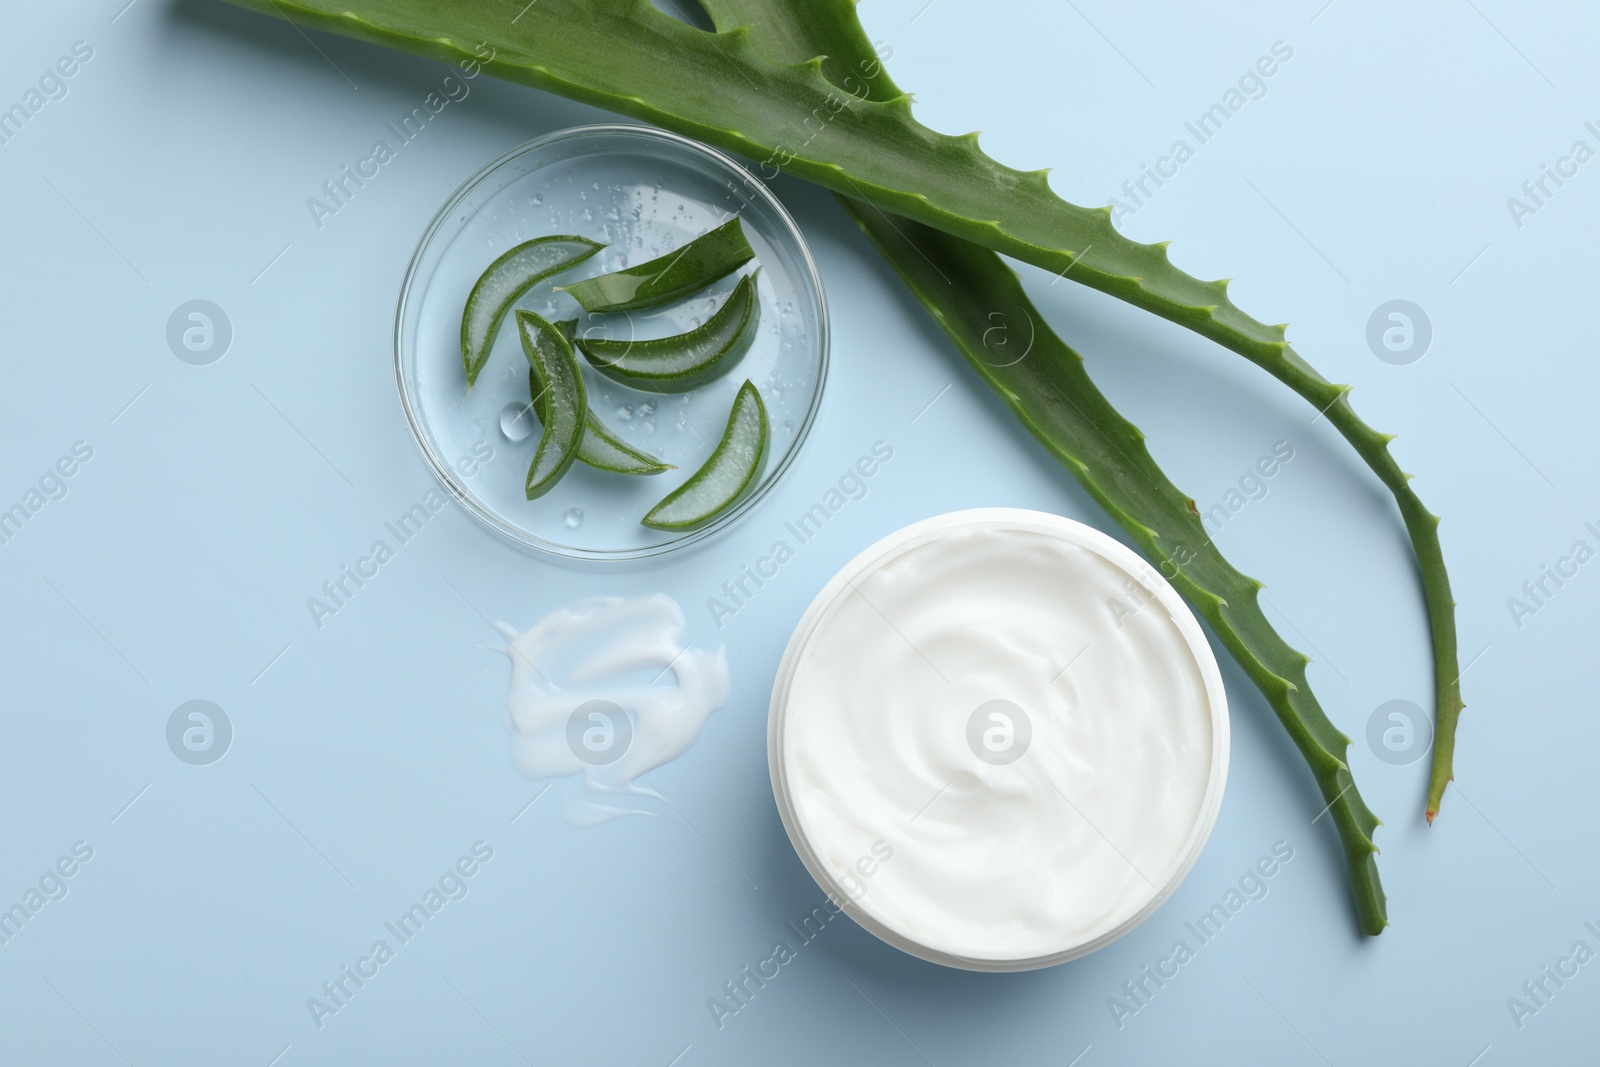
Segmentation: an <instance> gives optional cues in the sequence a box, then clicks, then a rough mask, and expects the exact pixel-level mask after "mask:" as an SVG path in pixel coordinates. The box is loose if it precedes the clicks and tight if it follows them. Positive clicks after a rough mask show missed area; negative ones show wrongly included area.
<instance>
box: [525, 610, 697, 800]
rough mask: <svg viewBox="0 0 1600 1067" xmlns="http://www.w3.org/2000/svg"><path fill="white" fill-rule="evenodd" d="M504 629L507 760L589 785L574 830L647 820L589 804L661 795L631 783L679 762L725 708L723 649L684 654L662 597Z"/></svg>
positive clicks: (533, 774)
mask: <svg viewBox="0 0 1600 1067" xmlns="http://www.w3.org/2000/svg"><path fill="white" fill-rule="evenodd" d="M500 630H501V632H502V633H503V634H504V635H505V636H506V638H507V644H506V646H505V648H504V650H503V651H504V652H505V654H506V655H507V656H508V657H509V658H510V660H511V688H510V693H509V694H508V696H507V698H506V713H507V714H506V723H507V726H508V727H509V729H510V730H511V735H512V742H511V745H512V756H513V758H514V760H515V762H516V765H517V768H518V770H520V771H521V772H522V773H523V774H525V775H527V776H528V777H530V778H563V777H567V776H569V775H579V774H581V775H582V776H583V793H584V795H583V796H581V797H580V798H579V799H578V800H577V801H575V802H572V803H569V804H568V806H567V810H566V817H567V820H568V821H569V822H571V823H572V824H573V825H576V826H593V825H596V824H598V823H602V822H606V821H608V820H610V819H612V818H616V817H618V816H621V815H641V814H650V812H648V811H643V810H640V809H637V808H627V807H617V806H614V805H612V804H603V803H599V802H597V801H595V800H594V799H593V797H594V796H595V795H607V796H613V797H614V796H616V795H626V794H633V795H638V796H649V797H654V796H656V794H655V792H654V791H653V790H650V789H648V788H645V787H643V786H640V785H637V784H635V783H636V781H637V780H638V779H639V778H640V777H641V776H643V775H645V774H648V773H650V772H651V771H653V770H655V769H656V768H657V767H660V766H661V765H662V764H664V763H666V762H668V761H669V760H673V759H676V758H677V757H679V756H681V755H683V753H684V752H686V751H687V750H688V748H689V746H690V745H692V744H693V743H694V740H695V738H697V737H699V736H700V731H701V729H702V728H703V727H704V726H705V722H706V719H707V718H708V717H709V716H710V714H711V713H712V712H713V711H715V710H717V709H718V708H720V707H722V706H723V705H724V704H726V703H727V701H728V657H727V654H726V650H725V649H724V648H722V647H718V648H717V649H716V650H715V651H709V650H706V649H700V648H692V647H689V646H686V645H685V644H684V643H683V631H684V617H683V610H682V609H681V608H679V607H678V605H677V603H676V602H675V601H674V600H673V599H672V598H671V597H669V596H667V595H665V594H663V593H656V594H653V595H651V596H642V597H634V598H631V599H623V598H622V597H598V598H595V599H592V600H584V601H581V602H579V603H577V604H573V605H571V606H570V607H565V608H561V609H558V610H556V611H553V612H551V613H550V614H549V615H546V616H545V617H544V618H542V619H540V620H539V621H538V622H536V623H534V624H533V625H532V626H530V627H529V628H528V629H526V630H524V631H522V632H521V633H517V632H516V631H515V630H513V629H511V628H510V627H509V626H505V625H503V624H502V625H501V627H500Z"/></svg>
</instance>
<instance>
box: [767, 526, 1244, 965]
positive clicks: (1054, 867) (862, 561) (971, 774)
mask: <svg viewBox="0 0 1600 1067" xmlns="http://www.w3.org/2000/svg"><path fill="white" fill-rule="evenodd" d="M767 747H768V760H769V764H770V769H771V773H772V783H773V792H774V793H775V795H776V796H777V801H778V809H779V812H780V814H781V815H782V817H783V823H784V827H785V828H786V829H787V830H788V833H789V839H790V841H791V842H793V844H794V847H795V850H796V851H797V852H798V853H799V855H800V858H801V860H802V861H803V862H804V863H805V865H806V867H807V869H809V870H810V872H811V874H812V876H813V877H814V878H816V880H817V882H818V884H819V885H820V886H822V888H823V889H824V890H826V891H827V892H828V893H829V895H830V896H831V897H832V898H833V899H834V901H835V902H836V903H837V904H839V905H840V906H841V907H842V908H843V909H844V910H845V911H846V912H848V913H849V914H850V915H851V917H852V918H854V919H855V920H856V921H857V922H859V923H860V924H861V925H862V926H864V927H866V928H867V929H868V930H870V931H871V932H872V933H874V934H876V935H877V936H878V937H880V938H882V939H883V940H885V941H887V942H889V943H890V944H892V945H895V946H896V947H898V948H901V949H903V950H905V951H906V952H909V953H911V954H913V955H916V956H920V957H922V958H923V959H927V960H932V961H934V962H937V963H943V964H947V965H950V966H955V967H963V968H967V969H971V970H984V971H1014V970H1027V969H1032V968H1036V967H1045V966H1050V965H1052V964H1055V963H1060V962H1063V961H1065V960H1069V959H1073V958H1075V957H1077V956H1081V955H1084V954H1085V953H1088V952H1092V951H1093V950H1095V949H1097V948H1099V947H1101V946H1102V945H1105V944H1107V943H1109V942H1110V941H1113V940H1115V939H1116V938H1117V937H1120V936H1121V935H1122V934H1124V933H1126V932H1127V931H1128V930H1130V929H1132V928H1133V927H1134V926H1136V925H1138V923H1139V922H1141V921H1142V920H1143V919H1144V918H1146V917H1147V916H1148V915H1149V914H1150V913H1151V912H1153V911H1154V910H1155V908H1156V907H1157V906H1159V905H1160V903H1161V902H1162V901H1163V900H1165V899H1166V898H1167V897H1168V896H1169V895H1170V894H1171V893H1172V891H1173V890H1174V889H1175V888H1177V886H1178V883H1179V882H1181V881H1182V880H1183V877H1184V875H1185V874H1187V873H1188V871H1189V869H1190V867H1191V866H1193V864H1194V861H1195V859H1196V858H1197V857H1198V855H1199V853H1200V849H1201V848H1202V846H1203V845H1204V844H1205V841H1206V838H1207V836H1208V835H1209V834H1210V832H1211V827H1212V824H1213V823H1214V822H1215V821H1216V816H1217V810H1218V808H1219V807H1220V805H1221V802H1222V791H1223V784H1224V782H1225V780H1226V778H1227V765H1228V709H1227V700H1226V697H1225V695H1224V693H1223V687H1222V677H1221V674H1220V673H1219V671H1218V669H1217V663H1216V659H1215V658H1214V657H1213V655H1212V653H1211V648H1210V646H1209V645H1208V644H1207V642H1206V639H1205V636H1204V635H1203V634H1202V632H1201V630H1200V626H1199V624H1198V622H1196V620H1195V618H1194V615H1193V614H1192V613H1191V612H1190V611H1189V609H1188V607H1187V606H1186V605H1185V604H1184V603H1183V601H1182V600H1181V598H1180V597H1179V596H1178V594H1177V592H1176V591H1175V590H1174V589H1173V588H1172V587H1171V586H1170V585H1169V584H1167V582H1166V581H1165V580H1164V579H1162V578H1161V576H1160V575H1158V574H1157V573H1156V572H1155V571H1154V569H1152V568H1151V567H1150V565H1149V564H1148V563H1146V562H1145V561H1144V560H1142V559H1141V558H1139V557H1138V556H1137V555H1136V554H1134V553H1133V552H1131V551H1130V550H1128V549H1127V548H1125V547H1124V546H1122V545H1121V544H1119V543H1117V542H1116V541H1113V540H1112V539H1111V538H1109V537H1106V536H1105V535H1104V534H1101V533H1099V532H1098V531H1096V530H1093V529H1091V528H1089V527H1087V526H1084V525H1083V524H1081V523H1077V522H1073V521H1072V520H1070V519H1065V518H1061V517H1059V516H1055V515H1048V514H1044V513H1042V512H1034V511H1023V510H1016V509H1009V508H987V509H979V510H974V511H962V512H955V513H952V514H949V515H942V516H938V517H936V518H932V519H928V520H926V521H923V522H919V523H916V524H914V525H912V526H908V527H906V528H905V529H903V530H900V531H899V532H897V533H894V534H891V535H890V536H888V537H886V538H884V539H883V540H882V541H879V542H878V543H877V544H875V545H873V546H872V547H871V548H869V549H867V550H866V551H865V552H863V553H861V555H859V556H857V557H856V558H855V559H854V560H852V561H851V562H850V563H849V564H847V565H846V566H845V567H844V569H843V570H841V571H840V572H839V573H838V574H837V575H835V576H834V578H833V580H832V581H830V582H829V583H828V585H827V586H826V587H825V588H824V589H823V590H822V592H821V593H819V594H818V596H817V598H816V599H815V600H814V601H813V602H812V604H811V606H810V608H809V609H807V611H806V613H805V615H804V616H803V617H802V619H801V621H800V624H799V626H798V627H796V629H795V632H794V636H793V637H792V638H791V639H790V641H789V645H788V648H787V650H786V651H785V653H784V656H783V660H782V663H781V664H780V666H779V670H778V677H777V682H776V684H775V686H774V687H773V693H772V708H771V715H770V718H769V721H768V731H767Z"/></svg>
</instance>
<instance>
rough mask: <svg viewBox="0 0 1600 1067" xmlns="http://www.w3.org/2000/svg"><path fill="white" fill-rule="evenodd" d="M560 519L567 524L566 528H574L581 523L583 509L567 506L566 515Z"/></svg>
mask: <svg viewBox="0 0 1600 1067" xmlns="http://www.w3.org/2000/svg"><path fill="white" fill-rule="evenodd" d="M561 521H562V522H564V523H566V524H567V529H569V530H576V529H577V528H578V527H580V526H582V525H583V509H582V508H568V509H567V514H566V516H565V517H564V518H562V520H561Z"/></svg>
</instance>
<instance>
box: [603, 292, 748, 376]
mask: <svg viewBox="0 0 1600 1067" xmlns="http://www.w3.org/2000/svg"><path fill="white" fill-rule="evenodd" d="M757 273H759V271H758V272H757ZM760 318H761V301H760V300H758V299H756V276H755V275H754V274H748V275H746V276H745V277H743V278H740V279H739V284H738V285H737V286H736V287H735V288H734V290H733V292H732V293H731V294H729V296H728V299H727V300H725V301H723V302H722V306H721V307H720V308H718V309H717V311H716V314H714V315H712V316H711V317H710V318H709V319H707V320H706V321H705V323H704V324H703V325H701V326H698V327H696V328H695V329H693V330H690V331H689V332H688V333H680V334H674V335H672V336H671V337H658V338H654V339H652V340H649V341H613V340H605V339H601V338H595V339H592V340H586V339H585V338H582V337H580V338H578V339H577V344H578V348H579V350H580V351H582V352H583V354H584V356H586V357H587V358H588V360H589V365H590V366H592V367H593V368H594V369H595V370H597V371H599V372H600V373H601V374H604V375H605V376H606V377H607V378H610V379H612V380H613V381H618V382H621V383H622V384H623V385H629V386H632V387H633V388H635V389H646V390H649V391H651V392H655V393H686V392H688V391H689V390H690V389H698V388H699V387H700V386H702V385H704V384H705V383H707V382H709V381H712V380H713V379H716V378H720V377H722V376H723V375H724V374H726V373H728V371H730V370H732V369H733V368H734V367H735V366H737V365H738V363H739V361H740V360H741V359H743V358H744V354H745V352H746V351H747V350H748V349H749V348H750V342H751V340H752V339H753V338H754V337H755V334H756V324H757V322H759V321H760Z"/></svg>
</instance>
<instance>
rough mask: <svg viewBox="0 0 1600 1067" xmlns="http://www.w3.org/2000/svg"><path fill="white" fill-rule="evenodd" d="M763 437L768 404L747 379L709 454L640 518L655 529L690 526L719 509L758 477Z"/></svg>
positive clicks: (725, 507)
mask: <svg viewBox="0 0 1600 1067" xmlns="http://www.w3.org/2000/svg"><path fill="white" fill-rule="evenodd" d="M767 437H768V433H767V406H766V405H765V404H763V403H762V402H761V394H760V393H758V392H756V387H755V386H754V385H753V384H751V383H750V382H749V381H746V382H745V383H744V384H743V385H741V386H740V387H739V395H738V396H736V397H734V398H733V410H732V411H731V412H729V413H728V428H727V429H726V430H723V431H722V440H721V441H718V442H717V447H716V449H715V450H714V451H712V453H711V458H710V459H708V460H706V462H705V465H704V466H702V467H701V468H700V469H699V470H697V471H695V472H694V473H693V474H691V475H690V476H689V480H688V481H686V482H684V483H683V484H682V485H680V486H678V488H676V489H674V490H673V491H672V492H670V493H668V494H667V496H666V498H665V499H663V500H662V501H661V503H659V504H657V505H656V506H655V507H653V508H651V509H650V514H648V515H646V516H645V517H644V518H643V519H641V520H640V521H641V522H643V523H644V525H646V526H652V527H654V528H656V529H657V530H691V529H693V528H694V527H696V526H700V525H703V524H704V523H707V522H710V521H711V520H712V519H714V518H716V517H717V516H718V515H721V514H722V513H723V512H724V511H727V510H728V509H729V508H730V507H732V506H733V504H734V503H735V502H736V501H737V500H738V499H739V498H740V497H742V496H744V495H745V493H746V492H748V491H749V490H750V488H751V487H752V486H754V485H755V483H756V480H757V479H758V478H760V477H761V467H762V464H763V462H764V461H765V460H766V458H767Z"/></svg>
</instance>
